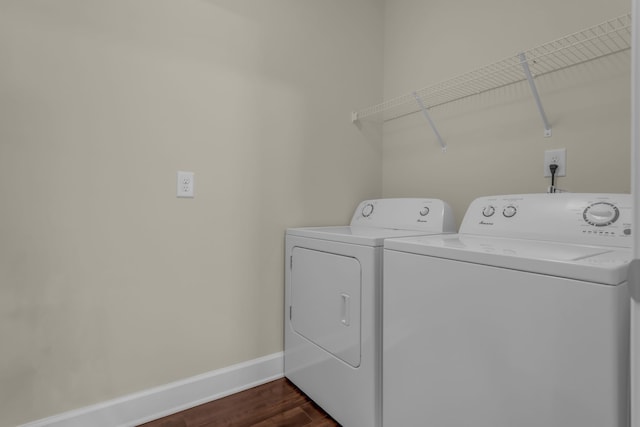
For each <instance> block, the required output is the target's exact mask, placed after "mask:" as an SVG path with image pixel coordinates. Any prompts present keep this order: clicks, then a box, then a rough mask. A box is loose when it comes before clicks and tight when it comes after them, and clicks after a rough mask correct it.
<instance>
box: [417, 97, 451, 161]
mask: <svg viewBox="0 0 640 427" xmlns="http://www.w3.org/2000/svg"><path fill="white" fill-rule="evenodd" d="M412 93H413V97H414V98H415V99H416V101H417V102H418V105H419V106H420V109H421V110H422V114H423V115H424V117H425V118H426V119H427V121H428V122H429V126H431V129H433V133H435V134H436V138H438V142H439V143H440V147H442V151H447V144H445V143H444V141H443V140H442V136H441V135H440V132H438V128H436V125H435V123H433V120H431V115H430V114H429V111H428V110H427V107H426V106H425V105H424V102H422V98H420V95H418V92H412Z"/></svg>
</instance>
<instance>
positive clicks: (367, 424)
mask: <svg viewBox="0 0 640 427" xmlns="http://www.w3.org/2000/svg"><path fill="white" fill-rule="evenodd" d="M454 227H455V224H454V219H453V216H452V213H451V209H450V207H449V206H448V205H447V204H446V203H445V202H443V201H442V200H437V199H379V200H368V201H364V202H362V203H361V204H360V205H359V206H358V208H357V209H356V212H355V213H354V215H353V218H352V220H351V225H350V226H343V227H312V228H294V229H288V230H287V233H286V256H285V264H286V265H285V328H284V330H285V333H284V344H285V345H284V347H285V351H284V371H285V375H286V377H287V378H289V380H291V381H292V382H293V383H294V384H295V385H296V386H298V387H299V388H300V389H301V390H302V391H303V392H304V393H306V394H307V395H308V396H309V397H310V398H311V399H312V400H313V401H315V402H316V403H317V404H318V405H319V406H320V407H322V408H323V409H324V410H325V411H326V412H327V413H328V414H329V415H331V416H332V417H333V418H334V419H335V420H336V421H337V422H339V423H340V424H341V425H343V426H345V427H359V426H362V427H374V426H380V424H381V415H380V411H381V393H382V391H381V389H380V382H381V373H380V369H381V361H380V356H381V352H382V344H381V334H382V332H381V327H382V321H381V318H380V310H381V307H382V302H381V300H380V297H381V292H382V291H381V282H382V248H383V241H384V239H386V238H389V237H400V236H415V235H425V234H436V233H443V232H454V231H455V230H454Z"/></svg>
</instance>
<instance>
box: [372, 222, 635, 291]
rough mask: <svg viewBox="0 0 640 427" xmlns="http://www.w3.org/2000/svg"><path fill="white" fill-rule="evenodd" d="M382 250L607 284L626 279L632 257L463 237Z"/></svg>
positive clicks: (390, 244)
mask: <svg viewBox="0 0 640 427" xmlns="http://www.w3.org/2000/svg"><path fill="white" fill-rule="evenodd" d="M384 247H385V249H389V250H395V251H401V252H408V253H414V254H419V255H429V256H434V257H438V258H445V259H451V260H456V261H465V262H472V263H476V264H485V265H490V266H495V267H504V268H510V269H514V270H521V271H528V272H532V273H540V274H546V275H551V276H558V277H566V278H570V279H577V280H584V281H589V282H596V283H603V284H608V285H617V284H620V283H622V282H624V281H626V280H627V270H628V265H629V263H630V262H631V258H632V254H631V250H629V249H621V248H614V247H606V246H589V245H574V244H567V243H555V242H547V241H538V240H522V239H510V238H506V237H486V236H470V235H463V234H450V235H446V236H424V237H409V238H404V239H390V240H386V241H385V243H384Z"/></svg>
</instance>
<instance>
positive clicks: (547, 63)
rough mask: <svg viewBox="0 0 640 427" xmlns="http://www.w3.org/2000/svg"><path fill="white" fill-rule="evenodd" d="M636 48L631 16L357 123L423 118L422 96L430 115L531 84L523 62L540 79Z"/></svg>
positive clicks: (386, 105)
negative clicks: (484, 95) (472, 98)
mask: <svg viewBox="0 0 640 427" xmlns="http://www.w3.org/2000/svg"><path fill="white" fill-rule="evenodd" d="M630 48H631V14H627V15H622V16H619V17H617V18H614V19H611V20H608V21H605V22H603V23H601V24H598V25H595V26H593V27H590V28H587V29H585V30H582V31H578V32H576V33H573V34H570V35H568V36H565V37H562V38H560V39H557V40H554V41H552V42H549V43H545V44H543V45H541V46H538V47H535V48H533V49H530V50H527V51H525V52H522V53H519V54H518V55H515V56H511V57H508V58H506V59H503V60H501V61H498V62H495V63H493V64H489V65H486V66H484V67H481V68H478V69H476V70H473V71H470V72H468V73H465V74H462V75H459V76H457V77H454V78H452V79H449V80H446V81H444V82H441V83H438V84H435V85H433V86H429V87H426V88H423V89H419V90H417V91H415V92H412V93H409V94H406V95H402V96H399V97H397V98H393V99H389V100H387V101H385V102H383V103H381V104H378V105H374V106H372V107H368V108H364V109H362V110H360V111H357V112H354V113H352V120H354V121H355V120H359V119H364V118H367V117H370V118H374V119H377V120H382V121H389V120H393V119H396V118H399V117H402V116H406V115H409V114H413V113H417V112H419V111H421V110H422V107H421V105H420V103H419V102H416V100H417V98H416V95H417V96H419V97H420V98H421V99H422V102H423V104H424V107H425V108H426V109H431V108H434V107H438V106H440V105H443V104H447V103H450V102H453V101H457V100H460V99H463V98H467V97H469V96H473V95H478V94H481V93H483V92H487V91H490V90H494V89H498V88H501V87H504V86H508V85H512V84H515V83H519V82H522V81H526V80H527V76H526V73H524V72H523V62H526V64H527V65H528V67H529V69H530V70H531V74H532V75H533V76H534V77H537V76H542V75H544V74H548V73H552V72H554V71H559V70H562V69H565V68H568V67H572V66H574V65H578V64H582V63H584V62H587V61H592V60H594V59H597V58H602V57H604V56H608V55H613V54H615V53H618V52H622V51H625V50H628V49H630ZM523 55H524V56H523ZM523 58H524V61H523ZM423 111H424V110H423Z"/></svg>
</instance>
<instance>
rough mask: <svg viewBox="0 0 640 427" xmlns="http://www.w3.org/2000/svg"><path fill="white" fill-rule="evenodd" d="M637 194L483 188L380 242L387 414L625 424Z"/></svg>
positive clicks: (393, 417) (444, 423)
mask: <svg viewBox="0 0 640 427" xmlns="http://www.w3.org/2000/svg"><path fill="white" fill-rule="evenodd" d="M631 206H632V200H631V197H630V196H629V195H612V194H570V193H563V194H529V195H512V196H497V197H482V198H479V199H477V200H475V201H474V202H473V203H472V204H471V205H470V206H469V208H468V210H467V213H466V215H465V217H464V220H463V222H462V225H461V227H460V231H459V234H452V235H448V236H442V237H425V238H407V239H391V240H387V241H385V250H384V283H385V286H384V294H383V300H384V309H383V313H384V326H383V342H384V344H383V361H384V363H383V382H384V392H383V414H384V416H383V417H384V425H385V426H391V427H393V426H415V425H428V426H438V427H470V426H473V427H516V426H517V427H543V426H544V427H627V426H628V408H629V394H628V387H629V383H628V381H629V371H628V364H629V358H628V353H629V326H628V325H629V295H628V286H627V270H628V264H629V262H630V260H631V252H630V249H629V248H630V247H631V245H632V242H631V240H632V239H631V236H630V234H631Z"/></svg>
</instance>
